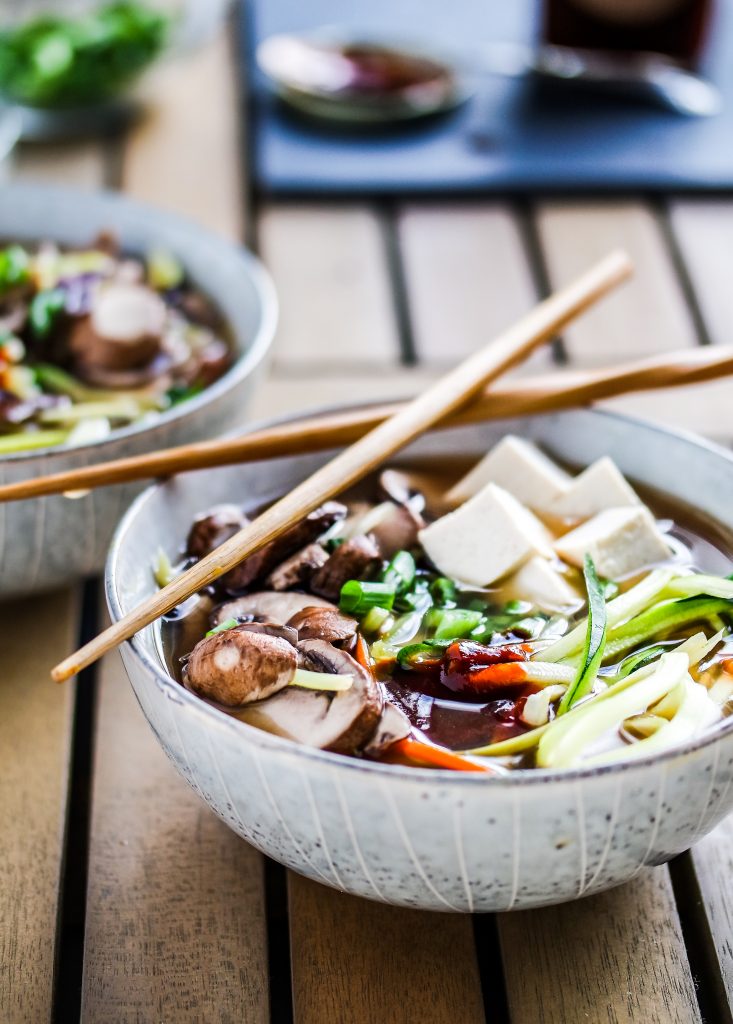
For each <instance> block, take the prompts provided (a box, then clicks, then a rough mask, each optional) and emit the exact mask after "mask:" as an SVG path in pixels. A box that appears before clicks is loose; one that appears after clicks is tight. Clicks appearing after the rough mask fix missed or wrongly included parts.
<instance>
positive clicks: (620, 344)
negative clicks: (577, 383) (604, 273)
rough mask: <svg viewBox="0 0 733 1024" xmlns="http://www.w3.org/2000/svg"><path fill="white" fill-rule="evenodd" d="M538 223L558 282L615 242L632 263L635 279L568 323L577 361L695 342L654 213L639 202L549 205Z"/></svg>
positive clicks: (570, 349)
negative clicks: (625, 251)
mask: <svg viewBox="0 0 733 1024" xmlns="http://www.w3.org/2000/svg"><path fill="white" fill-rule="evenodd" d="M537 218H538V220H537V223H538V230H539V235H540V239H541V242H542V245H543V249H544V257H545V260H546V264H547V269H548V274H549V277H550V280H551V281H552V283H553V285H554V286H558V285H562V284H563V283H565V282H566V281H568V280H569V279H570V278H572V277H573V276H574V275H575V274H577V273H578V272H579V271H580V270H581V269H582V268H583V267H585V266H587V265H588V264H590V263H592V262H594V261H595V260H596V259H598V258H599V257H600V256H601V255H602V254H604V253H605V252H607V251H608V250H609V249H612V248H615V247H616V246H623V247H624V248H625V249H627V250H628V252H629V253H630V254H631V256H632V258H633V259H634V261H635V263H636V272H635V275H634V278H633V280H632V281H631V282H630V283H628V284H626V285H624V287H623V288H621V289H619V290H618V291H617V292H615V293H614V294H613V295H612V296H610V297H609V298H607V299H605V300H604V302H603V303H601V304H600V305H599V306H598V308H597V309H595V310H592V311H591V312H590V313H588V314H587V316H584V317H582V318H581V319H580V320H578V322H577V323H576V324H573V325H572V326H571V327H569V328H568V330H567V332H566V334H565V346H566V351H567V353H568V355H569V358H570V361H571V362H572V363H573V364H575V365H578V366H598V365H601V364H603V363H611V362H621V361H622V360H624V359H630V358H633V357H634V356H642V355H652V354H654V353H659V352H663V351H665V350H668V349H674V348H684V347H685V346H686V345H694V344H696V343H697V338H696V335H695V330H694V326H693V322H692V318H691V316H690V312H689V309H688V307H687V305H686V301H685V297H684V294H683V291H682V289H681V287H680V285H679V282H678V280H677V277H676V274H675V269H674V266H673V262H672V259H671V257H670V254H669V252H668V250H667V249H666V247H665V245H664V239H663V237H662V232H661V230H660V227H659V225H658V223H657V221H656V219H655V217H654V214H653V213H652V211H651V210H650V209H649V208H648V207H646V206H644V205H642V204H641V203H638V202H626V201H624V202H621V201H612V202H611V201H609V202H606V203H600V202H552V203H543V204H542V205H541V206H540V207H539V210H538V214H537Z"/></svg>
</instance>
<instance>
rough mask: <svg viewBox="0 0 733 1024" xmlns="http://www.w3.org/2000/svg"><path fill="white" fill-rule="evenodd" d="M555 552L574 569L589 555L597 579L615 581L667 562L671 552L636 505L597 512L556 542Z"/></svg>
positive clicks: (645, 510)
mask: <svg viewBox="0 0 733 1024" xmlns="http://www.w3.org/2000/svg"><path fill="white" fill-rule="evenodd" d="M555 551H556V552H557V553H558V555H560V557H561V558H563V559H564V560H565V561H566V562H569V563H570V564H571V565H577V566H582V565H583V558H584V556H585V555H586V554H588V555H590V556H591V558H592V559H593V562H594V564H595V567H596V572H597V573H598V575H599V576H604V577H605V578H606V579H610V580H617V579H621V578H622V577H624V576H628V575H630V574H631V573H634V572H637V571H638V570H640V569H644V568H645V567H646V566H649V565H653V564H654V563H655V562H661V561H663V560H664V559H665V558H668V557H669V553H670V548H669V545H668V544H667V541H666V539H665V537H664V534H662V533H661V532H660V530H659V529H658V527H657V524H656V523H655V521H654V517H653V516H652V514H651V512H650V511H649V509H648V508H646V507H645V506H644V505H636V506H634V507H632V508H609V509H606V510H605V511H604V512H599V513H598V515H596V516H593V518H592V519H589V520H588V521H587V522H585V523H583V525H582V526H578V527H576V528H575V529H574V530H571V531H570V532H569V533H566V534H565V535H564V536H563V537H561V538H560V540H558V541H556V543H555Z"/></svg>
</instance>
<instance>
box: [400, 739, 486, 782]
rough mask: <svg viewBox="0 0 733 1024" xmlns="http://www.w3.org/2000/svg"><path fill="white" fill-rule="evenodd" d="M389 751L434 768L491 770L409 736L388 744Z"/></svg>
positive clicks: (466, 770)
mask: <svg viewBox="0 0 733 1024" xmlns="http://www.w3.org/2000/svg"><path fill="white" fill-rule="evenodd" d="M389 749H390V751H394V752H395V753H396V754H402V756H403V757H408V758H410V760H412V761H422V762H423V763H424V764H427V765H432V766H433V767H434V768H452V769H453V770H454V771H457V772H488V773H490V772H491V769H490V768H485V767H484V766H483V765H480V764H474V762H473V761H468V760H466V758H464V757H460V756H459V755H458V754H454V753H452V751H450V750H443V749H442V748H441V747H433V746H431V744H429V743H421V742H420V740H413V739H410V738H409V737H408V738H406V739H404V740H397V742H396V743H393V744H392V745H391V746H390V748H389Z"/></svg>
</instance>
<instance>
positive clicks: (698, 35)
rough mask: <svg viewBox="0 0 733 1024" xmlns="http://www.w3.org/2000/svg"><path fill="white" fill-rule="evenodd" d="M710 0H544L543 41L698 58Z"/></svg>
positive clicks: (681, 58)
mask: <svg viewBox="0 0 733 1024" xmlns="http://www.w3.org/2000/svg"><path fill="white" fill-rule="evenodd" d="M712 5H713V0H544V11H543V29H544V33H543V34H544V39H545V40H546V42H548V43H553V44H554V45H556V46H570V47H576V48H581V49H597V50H606V51H609V50H611V51H615V52H618V51H627V52H632V53H635V52H639V51H644V52H652V53H662V54H665V55H666V56H668V57H671V58H673V59H674V60H677V61H679V62H680V63H682V64H685V65H687V66H694V65H695V64H696V63H697V60H698V58H699V57H700V54H701V51H702V48H703V44H704V41H705V32H706V29H707V26H708V23H709V21H710V14H711V9H712Z"/></svg>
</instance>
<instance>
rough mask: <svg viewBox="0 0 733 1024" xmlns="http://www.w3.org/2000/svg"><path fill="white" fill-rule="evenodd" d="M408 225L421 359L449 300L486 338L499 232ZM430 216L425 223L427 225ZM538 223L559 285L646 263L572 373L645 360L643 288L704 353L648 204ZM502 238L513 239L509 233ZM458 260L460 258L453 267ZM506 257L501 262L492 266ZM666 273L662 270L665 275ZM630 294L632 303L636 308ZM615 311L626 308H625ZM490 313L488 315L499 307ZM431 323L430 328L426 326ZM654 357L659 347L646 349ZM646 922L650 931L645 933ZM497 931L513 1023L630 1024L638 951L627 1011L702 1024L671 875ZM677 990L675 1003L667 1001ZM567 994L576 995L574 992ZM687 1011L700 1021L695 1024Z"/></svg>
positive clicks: (608, 305)
mask: <svg viewBox="0 0 733 1024" xmlns="http://www.w3.org/2000/svg"><path fill="white" fill-rule="evenodd" d="M453 215H455V217H456V222H455V224H453V225H451V224H450V218H451V216H453ZM410 217H411V218H412V220H411V223H410V224H409V226H408V229H407V231H406V230H405V225H404V223H403V231H402V235H403V252H404V263H405V280H406V282H407V285H408V290H409V291H408V294H409V295H410V299H411V301H410V309H411V310H412V311H413V315H414V317H415V325H416V326H415V330H414V333H415V337H416V338H417V339H418V341H419V343H418V346H417V351H418V353H419V354H422V352H423V344H424V343H425V339H426V337H427V351H428V354H430V353H431V351H434V350H435V346H437V345H439V341H440V339H439V337H438V335H437V333H436V334H431V333H430V331H431V330H432V327H429V328H426V327H425V325H426V324H432V322H433V321H434V320H435V321H436V322H438V323H440V324H441V326H442V330H443V332H446V331H448V332H450V321H449V319H448V314H446V308H447V300H445V298H444V295H446V294H447V295H452V294H458V295H460V297H461V301H460V307H462V308H463V309H465V310H468V311H470V312H469V313H468V314H466V317H465V318H464V319H460V317H461V316H462V315H463V314H462V313H461V312H460V309H459V308H458V307H456V308H455V309H453V310H452V315H453V316H454V317H456V318H458V322H459V323H460V324H461V325H462V328H463V330H464V331H465V332H466V337H471V336H472V337H473V339H476V328H475V325H476V323H477V322H480V318H481V315H482V312H481V311H482V306H483V304H484V303H485V297H486V295H487V283H486V274H487V272H488V267H489V265H490V260H489V257H488V255H487V254H488V246H489V242H488V241H487V240H486V238H483V239H480V236H481V235H482V233H483V232H484V231H488V230H489V223H488V221H487V220H484V223H483V224H480V225H479V226H477V225H476V224H473V225H472V224H470V223H468V222H467V219H466V217H465V212H464V211H463V209H462V208H460V207H457V208H448V207H444V208H443V209H442V212H441V213H440V214H439V215H436V214H434V213H432V212H428V213H427V214H423V211H422V210H419V211H417V212H414V213H411V214H410ZM422 217H424V219H420V218H422ZM538 217H539V220H538V229H539V238H540V240H541V242H542V244H543V251H542V253H539V254H534V255H535V256H536V257H540V258H541V259H542V260H543V261H544V263H545V265H546V266H547V269H548V273H549V277H550V280H551V282H552V283H553V285H561V284H563V283H565V282H566V281H567V280H568V279H569V278H570V277H572V276H574V275H575V274H577V273H578V272H580V270H582V269H583V268H584V267H585V266H586V265H587V264H588V263H590V262H592V261H593V260H595V259H597V258H599V257H600V256H601V255H603V254H604V253H605V252H606V251H607V250H608V249H610V248H612V247H614V246H616V245H619V244H624V245H626V246H627V248H629V250H630V251H631V252H632V255H634V256H635V257H636V259H637V262H638V270H637V275H638V280H640V281H641V291H640V285H639V284H638V283H637V284H636V291H632V290H631V288H629V289H628V290H627V293H626V297H624V295H623V293H622V294H619V295H617V296H613V297H612V298H610V299H609V300H607V301H606V302H605V303H604V304H603V307H602V308H600V309H599V310H598V311H595V312H592V313H590V314H589V315H588V316H587V317H584V318H583V319H582V320H581V321H579V322H578V325H577V327H575V328H574V331H573V332H569V334H568V337H567V342H568V350H569V354H570V356H571V361H572V362H573V363H575V364H580V363H592V362H606V361H616V360H618V359H621V358H623V356H624V354H627V355H633V354H639V348H638V347H637V345H636V343H633V347H632V348H631V352H628V351H627V352H626V353H624V351H623V350H624V344H623V340H624V339H627V338H628V337H629V330H628V325H629V323H634V322H636V320H635V319H632V318H635V317H636V316H637V310H640V309H641V308H642V305H643V304H644V303H646V301H647V299H646V297H645V294H644V287H648V286H650V285H654V286H655V287H656V288H657V291H658V292H659V294H660V295H661V294H664V295H665V296H666V297H667V301H668V302H673V301H674V302H676V303H677V309H678V313H679V318H680V320H681V323H682V324H683V325H684V330H681V329H680V326H679V323H678V320H677V318H668V321H666V323H667V324H668V326H669V328H670V331H672V332H674V335H675V339H674V342H673V343H674V344H675V345H682V344H694V343H695V341H696V339H695V336H694V333H693V329H692V323H691V321H690V319H689V317H688V315H687V311H686V309H685V307H684V305H683V304H682V293H681V290H680V289H679V287H678V284H677V281H676V279H675V277H674V272H673V268H672V265H671V263H670V264H669V265H667V264H666V263H665V259H666V257H665V252H664V250H663V249H662V247H661V235H659V234H658V233H657V229H656V225H655V223H654V221H653V219H652V217H651V214H650V213H649V212H648V211H646V210H645V208H643V207H641V206H640V205H639V204H614V205H612V206H607V205H603V206H591V205H589V204H585V203H584V204H557V203H555V204H549V203H548V204H543V206H542V207H541V209H540V212H539V215H538ZM469 220H470V218H469ZM494 227H495V225H494ZM503 230H504V232H505V233H506V230H507V225H506V224H504V229H503ZM464 232H474V234H473V235H472V237H471V239H470V240H469V241H466V240H463V239H462V235H463V233H464ZM446 240H447V241H446ZM418 242H419V244H418ZM505 245H506V239H505ZM443 247H445V248H443ZM461 247H463V258H461ZM508 251H509V252H510V255H509V256H508V257H507V259H511V260H513V261H515V262H516V261H517V260H518V259H520V258H522V259H524V260H525V261H526V259H527V257H526V256H525V255H524V254H523V253H522V252H521V250H518V249H517V246H516V245H515V246H514V248H513V249H509V250H508ZM448 252H450V254H451V256H450V257H449V256H448ZM477 253H478V258H479V260H483V261H484V262H483V264H482V266H483V270H484V272H483V273H482V272H480V271H478V272H476V271H475V270H472V269H471V268H470V267H468V266H467V265H466V261H467V260H468V259H470V256H471V254H473V255H474V256H476V254H477ZM496 258H497V257H496V255H494V256H493V257H492V259H496ZM660 263H661V264H662V269H661V270H660V268H659V266H658V264H660ZM530 284H531V280H530V277H529V274H528V273H525V276H524V288H525V294H524V297H523V302H524V304H525V306H526V305H529V304H530V303H531V301H532V297H533V289H530ZM628 292H631V295H630V297H629V294H628ZM670 296H672V298H670ZM520 300H522V297H521V296H519V295H518V293H517V291H516V290H512V289H511V288H510V287H508V286H507V287H504V288H500V289H498V290H497V291H496V292H495V293H494V294H493V296H492V302H491V311H492V316H494V317H496V318H497V319H498V320H500V321H501V320H503V321H504V322H509V321H510V320H511V319H512V317H514V316H516V313H517V308H516V307H517V305H518V304H519V301H520ZM613 303H615V304H616V306H615V309H614V307H613V305H612V304H613ZM486 305H487V307H488V305H489V304H488V303H486ZM644 311H645V317H646V321H645V322H646V323H647V324H650V322H651V319H652V317H653V316H656V310H655V309H654V308H653V307H652V308H651V310H649V309H646V307H644ZM441 318H442V319H441ZM421 324H422V328H421V327H420V326H419V325H421ZM426 330H427V331H428V333H427V335H426ZM472 332H473V335H472ZM457 333H461V332H460V331H459V332H457ZM655 338H656V336H655ZM619 339H621V341H619ZM655 343H656V341H655ZM431 346H432V349H431ZM651 350H653V349H652V347H651V346H648V347H647V348H646V349H645V351H651ZM657 904H659V906H660V908H662V910H661V911H660V915H661V914H663V921H664V934H663V937H662V939H659V938H658V936H657V935H656V934H655V930H658V929H657V926H658V924H659V923H660V921H661V920H662V917H661V916H659V917H654V916H652V915H648V916H645V914H644V912H643V910H642V912H641V913H639V907H642V908H644V907H647V906H648V907H650V908H654V907H656V906H657ZM601 909H602V910H603V915H604V925H605V926H604V927H603V928H600V929H596V928H595V924H596V923H597V918H596V915H597V914H598V912H599V911H600V910H601ZM640 920H641V921H642V922H643V924H642V926H641V927H640V925H639V921H640ZM499 930H500V935H501V938H502V943H503V951H504V961H505V969H506V983H507V994H508V999H509V1003H510V1008H511V1010H512V1021H513V1024H524V1022H525V1021H527V1022H530V1021H531V1022H533V1024H534V1022H535V1021H537V1020H543V1021H548V1022H550V1021H552V1022H554V1021H557V1022H560V1021H564V1020H565V1019H567V1020H568V1021H573V1020H575V1019H576V1017H573V1016H572V1014H573V1013H574V1012H576V1011H577V1019H578V1020H582V1021H586V1020H594V1021H595V1020H598V1021H600V1020H601V1019H605V1017H604V1014H605V1012H606V1010H605V1008H606V1005H607V1004H608V1002H609V991H607V990H610V992H611V994H612V995H613V998H614V999H616V1001H617V1003H618V1005H616V1004H615V1003H614V1004H613V1007H612V1015H610V1016H609V1017H608V1019H609V1020H611V1021H613V1022H616V1021H617V1020H618V1021H622V1020H627V1019H630V1017H629V1016H628V1015H627V1016H624V1015H623V1014H624V1006H625V1005H626V1004H625V1003H624V1001H623V999H620V998H618V993H619V992H620V991H626V988H627V986H622V987H621V988H620V987H619V977H623V978H624V979H625V975H624V974H623V972H621V974H620V971H621V968H624V969H625V970H626V972H627V973H629V974H631V973H633V970H632V969H633V967H635V966H636V962H637V961H635V947H636V943H637V942H638V941H641V942H650V943H651V942H653V943H654V944H655V950H656V955H657V962H656V965H655V970H654V971H651V972H649V973H648V976H647V977H645V979H644V982H643V985H642V986H641V989H640V992H639V993H638V994H637V995H633V996H632V997H631V998H629V997H625V998H627V1001H628V1004H629V1005H630V1006H631V1007H632V1009H633V1007H634V1004H635V1005H636V1008H637V1009H638V1008H639V1007H641V1008H644V1007H646V1006H652V1005H653V1004H655V1005H657V1006H659V1007H662V1008H664V1007H665V1005H668V1006H671V1007H672V1009H673V1011H674V1012H675V1013H677V1016H676V1017H675V1018H674V1019H677V1020H684V1021H695V1020H697V1019H698V1017H697V1010H696V1004H695V998H694V990H693V987H692V982H691V975H690V969H689V965H688V963H687V959H686V953H685V948H684V942H683V939H682V931H681V926H680V922H679V917H678V915H677V913H676V910H675V906H674V900H673V897H672V890H671V885H670V881H669V874H668V872H667V871H666V869H662V870H661V871H658V872H656V873H654V874H649V875H644V876H643V877H641V878H639V880H638V881H637V882H635V883H634V884H633V886H632V887H631V888H629V889H627V890H625V891H622V893H615V894H613V895H611V896H608V897H600V898H598V900H591V901H583V902H582V903H579V904H576V905H573V907H572V908H571V907H568V908H558V909H557V910H552V911H550V910H548V911H540V912H529V913H523V914H517V915H503V916H501V917H500V918H499ZM586 932H592V933H593V935H594V940H593V944H592V946H591V947H590V948H589V947H588V944H587V943H584V942H583V940H582V936H584V935H585V934H586ZM579 935H580V936H581V939H580V941H579V940H578V936H579ZM528 950H531V955H528V952H527V951H528ZM581 950H582V955H583V971H582V972H579V974H580V976H581V980H580V982H578V981H576V982H575V983H574V984H575V988H573V989H572V994H573V996H574V1002H573V1006H574V1007H575V1010H573V1009H572V1008H571V1007H570V1006H569V1005H568V1006H566V1005H565V1003H564V1002H562V998H563V995H562V992H561V991H560V990H561V989H562V985H561V984H560V983H559V982H558V979H559V978H562V979H563V980H564V979H565V976H566V974H567V970H568V967H567V964H568V963H571V964H573V965H575V964H576V963H577V957H578V955H579V954H580V951H581ZM538 961H541V963H542V969H541V971H539V972H537V977H541V983H537V984H535V982H534V981H533V980H532V979H528V978H527V977H525V973H527V974H528V973H530V972H528V971H527V970H526V965H527V964H530V965H532V969H533V970H534V965H535V963H536V962H538ZM608 964H611V965H612V970H610V971H609V970H607V969H606V968H607V965H608ZM670 984H671V985H672V993H671V995H667V988H668V987H669V986H670ZM579 985H580V986H582V985H585V986H586V987H585V989H584V990H581V989H579V988H578V986H579ZM675 986H676V987H675ZM566 991H570V989H568V987H567V985H566ZM665 999H668V1004H665V1002H664V1000H665ZM553 1000H555V1002H553ZM688 1010H690V1012H691V1013H694V1015H689V1014H687V1011H688ZM581 1011H582V1012H581ZM655 1012H656V1011H655ZM660 1012H661V1011H660ZM586 1014H587V1016H586ZM686 1014H687V1015H686ZM566 1015H567V1016H566ZM636 1019H637V1020H645V1021H646V1020H647V1019H648V1020H650V1021H653V1020H658V1021H660V1022H661V1020H663V1019H670V1018H665V1017H663V1016H659V1015H657V1016H656V1017H654V1016H652V1015H651V1014H650V1015H649V1017H645V1016H643V1014H640V1015H639V1016H638V1017H637V1018H636Z"/></svg>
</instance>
